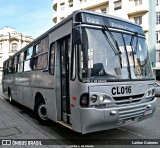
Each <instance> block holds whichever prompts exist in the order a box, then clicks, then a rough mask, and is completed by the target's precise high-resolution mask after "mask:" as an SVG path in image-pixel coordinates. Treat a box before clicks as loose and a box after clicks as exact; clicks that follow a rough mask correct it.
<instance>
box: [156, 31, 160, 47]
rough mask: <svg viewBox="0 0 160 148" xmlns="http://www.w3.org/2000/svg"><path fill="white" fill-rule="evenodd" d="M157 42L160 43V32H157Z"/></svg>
mask: <svg viewBox="0 0 160 148" xmlns="http://www.w3.org/2000/svg"><path fill="white" fill-rule="evenodd" d="M156 42H157V44H159V43H160V30H159V31H156Z"/></svg>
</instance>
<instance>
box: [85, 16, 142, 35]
mask: <svg viewBox="0 0 160 148" xmlns="http://www.w3.org/2000/svg"><path fill="white" fill-rule="evenodd" d="M82 22H85V23H91V24H97V25H102V26H103V25H106V26H108V27H113V28H119V29H123V30H128V31H132V32H138V33H139V34H144V32H143V30H142V28H141V27H140V26H137V25H134V24H132V23H129V22H125V21H123V20H118V19H116V18H115V19H114V18H109V17H105V16H99V15H93V14H88V13H82Z"/></svg>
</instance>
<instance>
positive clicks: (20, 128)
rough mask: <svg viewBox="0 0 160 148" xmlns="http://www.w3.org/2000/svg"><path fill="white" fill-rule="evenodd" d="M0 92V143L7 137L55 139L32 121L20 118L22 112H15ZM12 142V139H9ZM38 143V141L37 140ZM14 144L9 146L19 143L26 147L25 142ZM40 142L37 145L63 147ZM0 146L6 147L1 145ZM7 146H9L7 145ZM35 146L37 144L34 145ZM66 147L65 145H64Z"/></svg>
mask: <svg viewBox="0 0 160 148" xmlns="http://www.w3.org/2000/svg"><path fill="white" fill-rule="evenodd" d="M1 95H2V94H1V92H0V143H1V144H2V142H3V144H5V141H2V139H3V140H8V139H14V140H18V139H21V140H23V139H26V140H27V139H35V141H38V140H41V139H44V140H45V139H56V137H54V136H53V135H49V134H48V133H47V132H45V131H44V130H42V129H40V128H39V127H37V125H33V123H30V122H29V120H25V118H22V116H23V115H22V114H20V113H19V112H17V111H16V110H15V109H14V108H13V107H12V105H10V104H9V102H7V101H6V100H4V99H3V97H2V96H1ZM11 141H12V142H13V140H11ZM37 143H38V142H37ZM14 144H15V145H14V146H13V145H12V146H11V147H12V148H13V147H15V148H17V146H19V145H23V146H21V147H28V146H27V145H28V143H27V145H26V144H25V143H22V142H21V143H19V144H18V143H14ZM40 144H41V142H39V143H38V147H44V148H45V147H56V148H57V147H63V146H60V145H56V143H55V144H54V145H50V146H49V145H47V146H44V145H40ZM0 147H6V146H3V145H1V146H0ZM8 147H9V146H8ZM29 147H35V146H33V145H32V146H29ZM36 147H37V146H36ZM65 147H66V146H65Z"/></svg>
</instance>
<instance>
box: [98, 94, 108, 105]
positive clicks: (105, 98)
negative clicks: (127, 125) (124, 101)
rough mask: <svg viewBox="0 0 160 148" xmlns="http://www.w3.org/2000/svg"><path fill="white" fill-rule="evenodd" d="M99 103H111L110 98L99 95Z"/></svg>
mask: <svg viewBox="0 0 160 148" xmlns="http://www.w3.org/2000/svg"><path fill="white" fill-rule="evenodd" d="M99 101H100V102H101V103H102V102H103V103H109V102H111V96H109V95H101V96H99Z"/></svg>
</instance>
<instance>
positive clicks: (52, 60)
mask: <svg viewBox="0 0 160 148" xmlns="http://www.w3.org/2000/svg"><path fill="white" fill-rule="evenodd" d="M54 64H55V43H54V44H52V45H51V50H50V60H49V73H50V74H51V75H54Z"/></svg>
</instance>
